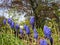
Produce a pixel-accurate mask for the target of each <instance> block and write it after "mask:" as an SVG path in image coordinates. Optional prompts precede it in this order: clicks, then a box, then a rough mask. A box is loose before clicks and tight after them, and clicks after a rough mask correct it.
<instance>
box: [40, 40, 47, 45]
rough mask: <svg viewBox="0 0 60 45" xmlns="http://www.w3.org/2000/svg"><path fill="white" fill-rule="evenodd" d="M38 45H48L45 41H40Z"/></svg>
mask: <svg viewBox="0 0 60 45" xmlns="http://www.w3.org/2000/svg"><path fill="white" fill-rule="evenodd" d="M40 45H48V43H47V41H46V40H45V39H40Z"/></svg>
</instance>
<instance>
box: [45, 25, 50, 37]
mask: <svg viewBox="0 0 60 45" xmlns="http://www.w3.org/2000/svg"><path fill="white" fill-rule="evenodd" d="M44 35H45V37H47V38H50V37H51V30H50V28H49V27H48V26H44Z"/></svg>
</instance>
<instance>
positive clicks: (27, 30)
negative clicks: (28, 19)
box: [26, 26, 30, 35]
mask: <svg viewBox="0 0 60 45" xmlns="http://www.w3.org/2000/svg"><path fill="white" fill-rule="evenodd" d="M26 34H28V35H29V34H30V28H29V26H26Z"/></svg>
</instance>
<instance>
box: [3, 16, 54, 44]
mask: <svg viewBox="0 0 60 45" xmlns="http://www.w3.org/2000/svg"><path fill="white" fill-rule="evenodd" d="M3 24H6V19H4V20H3ZM8 24H9V25H10V27H11V28H12V29H13V28H14V29H16V30H19V29H20V30H19V32H20V34H21V35H23V33H24V32H23V30H22V29H21V28H20V26H19V24H15V23H14V21H12V19H11V18H9V19H8ZM30 24H31V25H32V29H33V31H34V38H35V39H36V40H37V39H38V32H37V30H36V28H35V27H34V26H35V25H34V24H35V18H34V16H32V17H31V18H30ZM24 30H25V32H26V34H27V35H29V34H30V28H29V26H28V25H26V24H25V25H24ZM43 31H44V35H45V37H47V38H49V39H50V42H51V44H52V42H53V39H52V37H51V30H50V28H49V27H48V26H46V25H45V26H44V30H43ZM40 45H48V44H47V41H46V40H45V39H41V40H40Z"/></svg>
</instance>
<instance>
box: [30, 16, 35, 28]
mask: <svg viewBox="0 0 60 45" xmlns="http://www.w3.org/2000/svg"><path fill="white" fill-rule="evenodd" d="M30 24H31V25H32V29H34V24H35V18H34V16H32V17H31V18H30Z"/></svg>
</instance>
